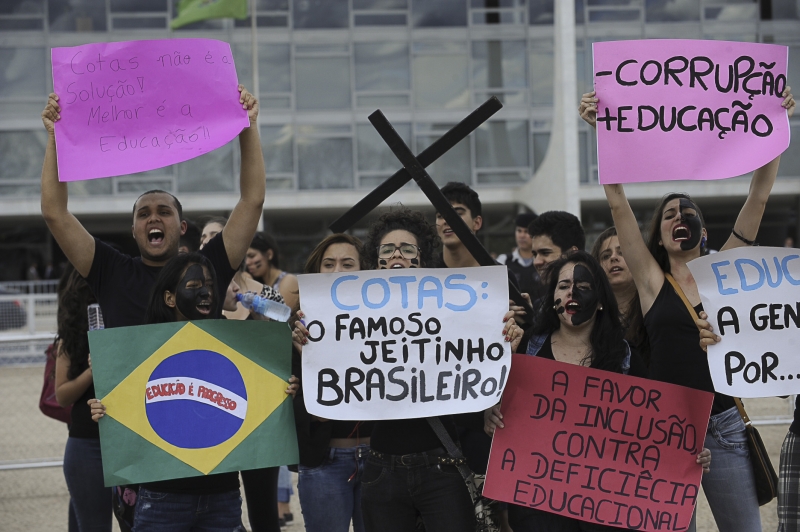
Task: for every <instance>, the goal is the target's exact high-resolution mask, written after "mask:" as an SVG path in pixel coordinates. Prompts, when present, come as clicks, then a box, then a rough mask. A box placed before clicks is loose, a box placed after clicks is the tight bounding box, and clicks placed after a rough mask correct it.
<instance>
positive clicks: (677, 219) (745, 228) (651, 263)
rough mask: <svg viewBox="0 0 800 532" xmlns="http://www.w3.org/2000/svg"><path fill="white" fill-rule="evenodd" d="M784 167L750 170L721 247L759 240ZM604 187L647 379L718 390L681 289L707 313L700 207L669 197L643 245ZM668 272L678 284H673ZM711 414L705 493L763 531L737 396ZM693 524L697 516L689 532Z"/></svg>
mask: <svg viewBox="0 0 800 532" xmlns="http://www.w3.org/2000/svg"><path fill="white" fill-rule="evenodd" d="M790 90H791V88H790V87H786V90H785V91H784V93H783V97H784V100H783V102H782V103H781V104H780V105H781V106H782V107H784V108H785V109H786V110H787V114H788V116H789V117H791V116H792V114H793V113H794V109H795V102H794V98H793V97H792V95H791V93H790ZM597 102H598V99H597V97H596V95H595V93H593V92H590V93H588V94H584V95H583V98H582V99H581V103H580V107H579V112H580V114H581V117H582V118H583V119H584V120H585V121H586V122H588V123H589V124H590V125H592V126H593V127H596V120H597ZM776 105H777V103H776ZM779 164H780V156H778V157H776V158H775V159H774V160H773V161H771V162H769V163H767V164H766V165H764V166H762V167H761V168H759V169H757V170H756V171H755V172H754V173H753V179H752V181H751V183H750V192H749V194H748V196H747V200H746V201H745V204H744V206H743V207H742V210H741V211H740V212H739V216H738V218H737V219H736V223H735V224H734V226H733V229H732V230H731V236H730V237H729V238H728V240H727V242H726V243H725V245H724V246H722V250H723V251H724V250H726V249H732V248H735V247H740V246H744V245H753V244H754V243H755V242H754V241H755V239H756V235H757V234H758V227H759V225H760V224H761V217H762V216H763V214H764V209H765V207H766V204H767V200H768V199H769V193H770V191H771V190H772V185H773V184H774V183H775V177H776V176H777V173H778V165H779ZM604 188H605V193H606V198H607V199H608V204H609V206H610V207H611V215H612V216H613V218H614V225H615V226H616V228H617V233H618V235H619V242H620V246H621V248H622V251H623V252H624V253H625V260H626V262H627V264H628V266H629V267H630V270H631V273H632V274H633V279H634V281H635V282H636V288H637V289H638V292H639V301H640V303H641V306H642V313H643V315H644V324H645V328H646V330H647V335H648V337H649V339H650V368H649V377H650V378H651V379H655V380H660V381H664V382H671V383H673V384H679V385H682V386H688V387H690V388H695V389H699V390H704V391H708V392H713V391H714V386H713V383H712V381H711V374H710V372H709V369H708V359H707V357H706V353H705V352H704V351H703V350H702V349H701V348H700V346H699V344H698V342H697V336H698V330H697V325H696V324H695V322H694V319H693V318H692V316H691V314H690V312H689V310H688V309H687V308H686V306H685V305H684V303H683V301H682V299H681V297H680V295H679V293H678V291H677V290H680V291H681V292H683V293H684V294H685V296H686V298H687V299H688V301H689V303H690V304H691V305H693V306H694V307H695V310H696V311H697V312H698V313H699V312H700V311H701V310H702V305H701V303H700V294H699V293H698V291H697V285H696V284H695V281H694V278H693V277H692V273H691V272H690V271H689V268H688V267H687V266H686V264H687V263H688V262H689V261H691V260H692V259H695V258H697V257H699V256H701V255H703V254H704V253H706V238H707V234H706V230H705V227H704V222H703V215H702V213H701V212H700V209H699V208H698V207H697V205H696V204H695V203H694V202H693V201H692V200H691V198H689V196H687V195H685V194H669V195H667V196H665V197H664V198H663V199H662V200H661V202H660V204H659V205H658V207H657V208H656V210H655V212H654V213H653V219H652V221H651V224H650V231H649V233H650V235H649V239H648V242H647V243H645V242H644V241H643V240H642V235H641V232H640V231H639V225H638V223H637V221H636V217H635V216H634V214H633V211H632V210H631V207H630V205H629V204H628V200H627V198H626V197H625V192H624V191H623V189H622V185H605V186H604ZM668 276H671V277H672V280H674V281H675V286H677V287H678V288H673V284H672V282H671V280H670V279H669V278H668ZM711 414H712V415H711V420H710V422H709V425H708V432H707V434H706V440H705V446H706V447H708V448H709V449H711V452H712V454H713V456H714V469H713V471H712V472H711V473H710V474H708V475H705V476H704V477H703V491H704V492H705V494H706V497H707V498H708V503H709V506H711V511H712V513H713V514H714V520H715V521H716V524H717V527H718V528H719V530H720V532H738V531H741V532H758V531H760V530H761V518H760V515H759V510H758V498H757V497H756V490H755V481H754V479H753V469H752V466H751V465H750V458H749V451H748V448H747V440H746V436H745V426H744V422H743V421H742V419H741V417H740V415H739V412H738V410H737V409H736V406H735V404H734V401H733V398H732V397H729V396H726V395H723V394H720V393H716V394H715V395H714V403H713V406H712V408H711ZM694 529H695V523H694V520H693V522H692V525H691V527H690V531H693V530H694Z"/></svg>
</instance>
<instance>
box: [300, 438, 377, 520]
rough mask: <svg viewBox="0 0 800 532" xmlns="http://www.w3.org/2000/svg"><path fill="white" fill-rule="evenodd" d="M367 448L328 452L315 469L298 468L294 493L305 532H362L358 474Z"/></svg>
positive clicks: (359, 447)
mask: <svg viewBox="0 0 800 532" xmlns="http://www.w3.org/2000/svg"><path fill="white" fill-rule="evenodd" d="M368 453H369V447H368V446H366V445H359V446H358V447H351V448H349V449H339V448H331V449H330V452H329V454H328V458H326V459H325V461H324V462H322V464H320V465H319V466H317V467H306V466H304V465H302V464H301V465H300V466H298V469H299V472H300V473H299V477H298V479H297V491H298V493H299V494H300V507H301V508H302V509H303V520H304V521H305V523H306V532H347V531H348V530H350V521H351V520H352V522H353V530H354V531H355V532H364V520H363V518H362V517H361V473H362V472H363V470H364V462H365V461H366V457H367V454H368Z"/></svg>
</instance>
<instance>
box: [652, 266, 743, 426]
mask: <svg viewBox="0 0 800 532" xmlns="http://www.w3.org/2000/svg"><path fill="white" fill-rule="evenodd" d="M695 310H696V311H697V312H698V313H699V312H700V311H702V310H703V308H702V305H698V306H697V307H695ZM644 325H645V328H646V329H647V335H648V337H649V338H650V370H649V371H650V374H649V377H650V378H651V379H653V380H657V381H662V382H669V383H672V384H678V385H680V386H686V387H688V388H694V389H695V390H703V391H706V392H714V384H713V382H712V381H711V372H710V371H709V369H708V356H707V355H706V352H705V351H703V349H702V348H701V347H700V333H699V332H698V330H697V326H696V325H695V324H694V320H693V319H692V316H691V314H689V310H688V309H687V308H686V305H684V303H683V300H682V299H681V297H680V296H679V295H678V294H677V293H675V289H674V288H672V285H671V284H670V283H669V281H668V280H667V279H666V278H665V279H664V285H663V286H662V287H661V291H660V292H659V293H658V296H657V297H656V300H655V301H654V302H653V306H652V307H650V311H649V312H648V313H647V314H646V315H645V317H644ZM734 406H736V404H735V403H734V401H733V398H732V397H730V396H728V395H724V394H721V393H714V404H713V405H712V407H711V414H712V415H714V414H719V413H720V412H724V411H725V410H728V409H729V408H732V407H734Z"/></svg>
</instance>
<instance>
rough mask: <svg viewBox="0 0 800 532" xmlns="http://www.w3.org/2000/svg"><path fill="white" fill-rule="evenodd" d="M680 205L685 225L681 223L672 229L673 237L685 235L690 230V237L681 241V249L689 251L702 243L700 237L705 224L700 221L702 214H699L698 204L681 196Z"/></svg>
mask: <svg viewBox="0 0 800 532" xmlns="http://www.w3.org/2000/svg"><path fill="white" fill-rule="evenodd" d="M679 205H680V211H681V224H682V225H684V226H685V227H681V226H680V225H678V226H676V227H675V229H674V230H673V231H672V237H673V238H675V237H676V236H679V237H683V235H685V234H686V233H685V232H686V231H688V232H689V235H688V238H686V239H685V240H683V241H682V242H681V249H682V250H684V251H689V250H690V249H694V248H695V247H697V244H699V243H700V237H702V236H703V224H702V223H701V222H700V216H699V215H698V214H697V212H698V211H697V205H695V204H694V203H692V202H691V200H688V199H686V198H681V199H680V202H679Z"/></svg>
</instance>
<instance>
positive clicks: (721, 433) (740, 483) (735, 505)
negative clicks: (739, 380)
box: [703, 407, 761, 532]
mask: <svg viewBox="0 0 800 532" xmlns="http://www.w3.org/2000/svg"><path fill="white" fill-rule="evenodd" d="M705 446H706V447H708V448H709V449H710V450H711V471H710V472H709V473H707V474H705V475H703V491H704V492H705V494H706V498H707V499H708V505H709V506H710V507H711V512H712V513H713V514H714V520H715V521H716V523H717V528H718V529H719V531H720V532H760V531H761V515H760V513H759V510H758V497H757V496H756V483H755V479H754V477H753V466H752V465H751V464H750V451H749V449H748V447H747V436H746V434H745V427H744V421H742V418H741V416H740V415H739V411H738V410H737V409H736V407H734V408H731V409H728V410H726V411H725V412H722V413H720V414H716V415H714V416H711V420H710V421H709V423H708V432H707V433H706V440H705Z"/></svg>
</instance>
